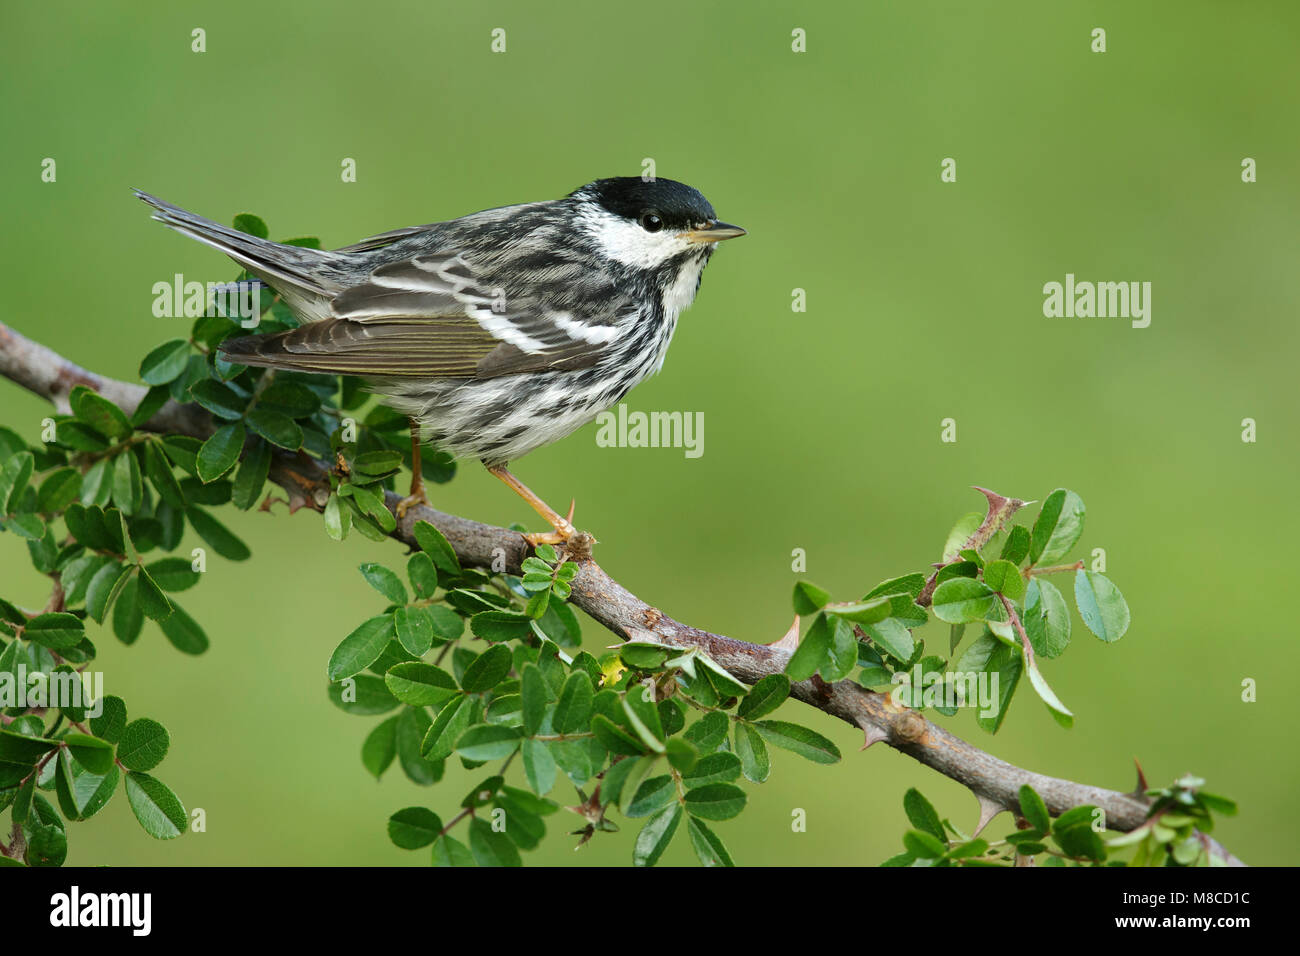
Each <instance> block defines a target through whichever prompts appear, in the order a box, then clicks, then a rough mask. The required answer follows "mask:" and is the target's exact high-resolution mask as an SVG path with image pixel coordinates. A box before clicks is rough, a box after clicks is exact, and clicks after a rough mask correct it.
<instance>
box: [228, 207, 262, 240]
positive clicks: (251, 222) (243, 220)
mask: <svg viewBox="0 0 1300 956" xmlns="http://www.w3.org/2000/svg"><path fill="white" fill-rule="evenodd" d="M232 225H234V227H235V228H236V229H238V230H239V231H240V232H242V233H246V234H247V235H250V236H256V237H257V238H258V239H266V238H267V237H268V236H270V234H271V233H270V231H269V230H268V229H267V228H266V223H265V222H263V221H262V219H261V217H260V216H254V215H253V214H252V213H251V212H241V213H240V214H239V215H238V216H236V217H235V219H234V222H233V223H232Z"/></svg>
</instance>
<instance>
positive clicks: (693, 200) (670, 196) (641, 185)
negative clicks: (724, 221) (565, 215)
mask: <svg viewBox="0 0 1300 956" xmlns="http://www.w3.org/2000/svg"><path fill="white" fill-rule="evenodd" d="M572 195H573V196H576V197H578V198H581V199H588V198H590V199H592V200H594V201H595V202H597V203H599V204H600V205H601V206H602V207H604V208H605V209H607V210H609V211H610V212H612V213H614V214H615V215H618V216H622V217H624V218H625V219H634V220H636V219H640V218H641V217H642V216H643V215H645V214H646V213H648V212H649V213H654V214H656V215H658V216H659V218H660V219H662V220H663V224H664V225H665V226H667V227H668V228H670V229H673V230H683V229H690V228H692V227H693V226H698V225H700V224H701V223H706V222H709V221H711V220H713V219H716V218H717V217H716V215H715V214H714V212H713V206H711V205H710V204H709V201H708V200H707V199H705V198H704V197H703V196H702V195H701V194H700V191H699V190H698V189H693V188H691V187H690V186H687V185H686V184H685V183H679V182H677V181H675V180H672V179H651V180H648V181H647V180H644V179H642V178H641V177H640V176H617V177H615V178H613V179H598V180H596V181H595V182H594V183H588V184H587V185H585V186H583V187H582V188H581V189H577V190H575V191H574V192H573V193H572Z"/></svg>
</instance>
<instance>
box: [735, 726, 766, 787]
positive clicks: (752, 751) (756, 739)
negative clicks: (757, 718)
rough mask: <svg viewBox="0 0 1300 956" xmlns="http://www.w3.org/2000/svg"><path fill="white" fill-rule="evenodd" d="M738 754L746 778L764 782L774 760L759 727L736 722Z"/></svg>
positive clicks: (741, 770)
mask: <svg viewBox="0 0 1300 956" xmlns="http://www.w3.org/2000/svg"><path fill="white" fill-rule="evenodd" d="M735 747H736V756H737V757H739V758H740V772H741V773H743V774H744V775H745V779H746V780H752V781H753V782H754V783H762V782H763V781H765V780H766V779H767V777H768V774H769V773H771V771H772V760H771V758H770V757H769V756H768V753H767V744H765V743H763V737H762V735H761V734H760V733H759V732H758V729H757V728H755V727H754V726H753V725H751V724H747V723H744V722H737V723H736V745H735Z"/></svg>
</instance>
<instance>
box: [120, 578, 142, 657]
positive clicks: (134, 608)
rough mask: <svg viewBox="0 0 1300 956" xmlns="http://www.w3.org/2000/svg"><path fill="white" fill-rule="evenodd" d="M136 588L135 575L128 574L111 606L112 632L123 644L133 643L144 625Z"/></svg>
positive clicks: (137, 584)
mask: <svg viewBox="0 0 1300 956" xmlns="http://www.w3.org/2000/svg"><path fill="white" fill-rule="evenodd" d="M138 588H139V583H138V582H137V581H136V579H135V575H128V576H127V579H126V584H125V585H124V586H123V587H122V593H121V594H119V595H118V598H117V603H116V604H114V606H113V633H114V634H116V635H117V639H118V640H119V641H121V642H122V643H123V644H134V643H135V641H136V638H138V637H139V636H140V630H141V628H143V627H144V612H143V611H141V610H140V601H139V590H138Z"/></svg>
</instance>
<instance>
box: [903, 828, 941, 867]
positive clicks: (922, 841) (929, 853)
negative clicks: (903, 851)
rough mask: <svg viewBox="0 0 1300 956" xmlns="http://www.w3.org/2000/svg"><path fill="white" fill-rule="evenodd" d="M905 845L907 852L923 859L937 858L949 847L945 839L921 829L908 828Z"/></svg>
mask: <svg viewBox="0 0 1300 956" xmlns="http://www.w3.org/2000/svg"><path fill="white" fill-rule="evenodd" d="M903 846H904V847H906V848H907V852H909V853H911V854H912V855H913V856H915V857H918V858H920V859H922V860H937V859H938V858H939V857H941V856H943V854H944V852H945V851H946V850H947V849H948V845H947V843H946V842H945V841H944V840H941V839H938V838H936V837H934V836H933V835H931V834H929V833H925V832H924V831H921V830H908V831H907V832H906V833H904V834H903Z"/></svg>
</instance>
